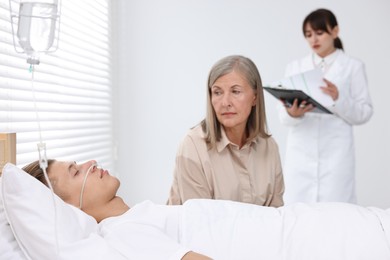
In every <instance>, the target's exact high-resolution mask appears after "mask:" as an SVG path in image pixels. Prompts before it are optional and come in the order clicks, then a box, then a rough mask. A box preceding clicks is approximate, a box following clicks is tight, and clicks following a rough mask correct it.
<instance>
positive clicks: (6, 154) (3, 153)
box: [0, 133, 16, 175]
mask: <svg viewBox="0 0 390 260" xmlns="http://www.w3.org/2000/svg"><path fill="white" fill-rule="evenodd" d="M7 162H10V163H13V164H16V134H15V133H7V134H1V133H0V175H1V171H2V170H3V167H4V165H5V164H6V163H7Z"/></svg>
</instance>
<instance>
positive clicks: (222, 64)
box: [201, 55, 271, 148]
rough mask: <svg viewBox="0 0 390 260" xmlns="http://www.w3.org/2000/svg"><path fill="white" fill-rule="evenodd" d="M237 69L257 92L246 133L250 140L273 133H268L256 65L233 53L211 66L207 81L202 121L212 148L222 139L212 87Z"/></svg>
mask: <svg viewBox="0 0 390 260" xmlns="http://www.w3.org/2000/svg"><path fill="white" fill-rule="evenodd" d="M232 71H236V72H238V73H240V74H241V75H242V76H243V77H244V78H245V79H246V80H247V81H248V83H249V85H250V86H251V87H252V89H253V91H254V92H255V93H256V105H255V106H253V107H252V111H251V113H250V114H249V117H248V121H247V123H246V133H247V136H248V140H250V139H252V138H254V137H256V136H258V135H260V136H261V137H264V138H268V137H270V136H271V135H270V134H268V133H267V120H266V115H265V105H264V93H263V85H262V83H261V77H260V74H259V71H258V70H257V67H256V65H255V64H254V63H253V61H251V60H250V59H248V58H246V57H243V56H240V55H232V56H228V57H225V58H223V59H221V60H219V61H218V62H217V63H215V64H214V66H213V67H212V68H211V70H210V73H209V77H208V82H207V111H206V118H205V119H204V120H203V121H202V122H201V125H202V129H203V132H204V133H205V137H206V142H207V143H208V144H209V147H210V148H214V147H215V145H216V143H217V142H218V141H220V139H221V124H220V122H219V121H218V119H217V116H216V113H215V110H214V108H213V106H212V103H211V96H212V92H211V87H212V86H213V85H214V83H215V81H216V80H217V79H219V78H220V77H222V76H224V75H226V74H228V73H230V72H232Z"/></svg>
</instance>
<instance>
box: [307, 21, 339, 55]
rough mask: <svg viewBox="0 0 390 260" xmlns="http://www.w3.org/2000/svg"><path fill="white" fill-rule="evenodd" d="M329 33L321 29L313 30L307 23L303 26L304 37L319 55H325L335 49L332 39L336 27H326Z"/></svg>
mask: <svg viewBox="0 0 390 260" xmlns="http://www.w3.org/2000/svg"><path fill="white" fill-rule="evenodd" d="M328 31H329V32H330V33H327V32H326V31H323V30H313V28H312V27H311V25H310V24H309V23H308V24H306V27H305V38H306V40H307V42H308V43H309V45H310V47H311V48H312V49H313V51H314V52H315V53H316V54H317V55H318V56H320V57H326V56H327V55H329V54H331V53H332V52H334V51H335V50H336V48H335V47H334V39H336V38H337V35H338V27H337V26H336V27H334V28H333V29H330V28H328Z"/></svg>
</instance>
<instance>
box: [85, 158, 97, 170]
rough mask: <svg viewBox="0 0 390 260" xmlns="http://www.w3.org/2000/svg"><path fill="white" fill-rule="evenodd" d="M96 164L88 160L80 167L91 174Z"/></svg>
mask: <svg viewBox="0 0 390 260" xmlns="http://www.w3.org/2000/svg"><path fill="white" fill-rule="evenodd" d="M96 166H97V162H96V161H95V160H90V161H87V162H85V163H83V164H82V167H83V168H84V169H85V171H90V172H93V171H94V170H95V169H96Z"/></svg>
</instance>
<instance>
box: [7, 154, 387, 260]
mask: <svg viewBox="0 0 390 260" xmlns="http://www.w3.org/2000/svg"><path fill="white" fill-rule="evenodd" d="M11 157H12V156H11ZM54 201H55V203H54V204H53V197H52V196H51V192H50V190H49V189H48V188H47V187H46V186H44V185H43V184H42V183H40V182H39V181H37V180H36V179H34V178H33V177H31V176H30V175H28V174H27V173H25V172H24V171H23V170H21V169H20V168H18V167H16V166H15V165H13V164H6V166H5V168H4V169H3V174H2V176H1V178H0V234H1V235H0V259H2V260H14V259H18V260H19V259H22V260H29V259H32V260H35V259H39V260H42V259H50V260H52V259H69V260H70V259H72V260H73V259H110V260H111V259H114V260H121V259H131V258H130V257H128V255H126V250H123V248H119V246H118V245H116V244H113V243H110V241H107V240H106V239H105V237H103V236H101V235H100V234H99V225H98V224H97V223H96V221H95V220H94V219H93V218H92V217H90V216H89V215H87V214H85V213H84V212H82V211H81V210H79V209H77V208H75V207H73V206H71V205H69V204H66V203H65V202H63V201H62V200H61V199H60V198H59V197H57V196H54ZM149 204H151V203H149ZM149 204H148V205H149ZM54 205H55V206H54ZM183 207H184V208H185V209H186V211H184V212H186V214H183V216H184V217H183V218H182V221H184V222H185V223H187V225H186V227H185V229H183V230H182V233H183V234H181V243H183V244H185V245H186V246H187V247H188V248H190V249H192V250H194V251H196V252H199V253H202V254H205V255H209V256H211V257H213V258H214V259H224V260H226V259H232V260H234V259H237V260H241V259H244V260H246V259H267V260H273V259H275V260H312V259H315V260H322V259H323V260H329V259H332V260H367V259H370V260H371V259H375V260H390V212H389V210H381V209H377V208H364V207H359V206H356V205H351V204H343V203H330V204H326V205H322V204H313V205H308V204H303V203H301V204H296V205H292V206H285V207H281V208H278V209H276V208H270V207H258V206H256V207H254V206H253V205H250V204H244V203H233V202H228V201H215V200H214V201H213V200H192V201H189V202H188V203H186V204H185V205H184V206H183ZM232 207H235V208H236V209H237V207H240V210H239V211H237V210H233V208H232ZM254 209H255V210H254ZM133 210H134V208H133ZM210 216H211V218H210ZM221 216H222V217H221ZM243 216H244V221H240V222H238V221H237V220H238V219H241V220H243ZM149 217H152V218H153V217H154V216H153V215H152V216H149ZM202 223H205V225H203V224H202ZM140 224H141V225H143V224H142V223H140ZM319 234H321V235H319ZM124 244H126V243H124ZM130 246H133V247H135V246H136V245H130ZM141 253H142V252H141ZM144 253H145V257H143V258H137V260H139V259H152V258H150V257H147V256H149V255H150V254H148V253H149V252H148V250H145V252H144ZM153 259H156V258H153Z"/></svg>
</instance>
